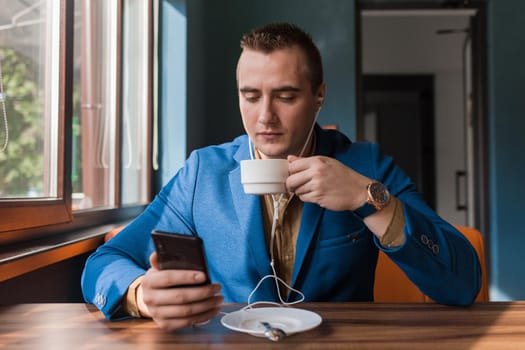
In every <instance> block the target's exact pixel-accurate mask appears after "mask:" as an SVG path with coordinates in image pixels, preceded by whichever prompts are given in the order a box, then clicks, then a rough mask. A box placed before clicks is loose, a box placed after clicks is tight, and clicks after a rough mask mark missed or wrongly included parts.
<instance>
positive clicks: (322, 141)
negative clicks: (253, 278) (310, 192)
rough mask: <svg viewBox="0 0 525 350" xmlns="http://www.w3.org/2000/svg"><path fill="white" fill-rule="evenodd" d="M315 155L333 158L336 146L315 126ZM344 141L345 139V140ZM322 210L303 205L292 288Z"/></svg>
mask: <svg viewBox="0 0 525 350" xmlns="http://www.w3.org/2000/svg"><path fill="white" fill-rule="evenodd" d="M315 133H316V135H315V136H316V140H317V141H316V150H315V154H316V155H322V156H333V154H334V153H335V149H336V147H337V146H336V144H335V142H334V141H333V138H332V137H330V136H328V135H327V133H326V132H323V130H322V129H321V128H320V127H319V125H316V127H315ZM345 140H346V139H345ZM324 210H325V209H324V208H321V207H320V206H319V205H317V204H313V203H304V206H303V214H302V218H301V226H300V228H299V234H298V236H297V244H296V248H295V249H296V250H295V263H294V269H293V275H292V286H295V283H296V281H297V278H298V276H299V275H300V273H301V269H302V267H303V265H304V263H305V259H307V257H308V251H309V250H310V246H311V245H312V244H313V243H312V241H313V240H314V235H315V233H316V231H317V227H318V226H319V223H320V221H321V217H322V214H323V213H324Z"/></svg>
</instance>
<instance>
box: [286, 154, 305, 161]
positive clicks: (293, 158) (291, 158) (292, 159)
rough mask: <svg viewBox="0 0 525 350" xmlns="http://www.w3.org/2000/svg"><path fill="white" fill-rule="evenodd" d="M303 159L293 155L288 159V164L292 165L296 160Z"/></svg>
mask: <svg viewBox="0 0 525 350" xmlns="http://www.w3.org/2000/svg"><path fill="white" fill-rule="evenodd" d="M301 158H302V157H297V156H294V155H293V154H290V155H289V156H288V157H287V159H288V163H292V162H295V161H296V160H298V159H301Z"/></svg>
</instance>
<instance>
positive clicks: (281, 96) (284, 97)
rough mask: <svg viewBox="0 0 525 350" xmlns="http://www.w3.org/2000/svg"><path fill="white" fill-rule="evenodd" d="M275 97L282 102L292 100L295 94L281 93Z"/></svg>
mask: <svg viewBox="0 0 525 350" xmlns="http://www.w3.org/2000/svg"><path fill="white" fill-rule="evenodd" d="M277 98H278V99H279V100H281V101H283V102H293V101H294V100H295V98H296V96H295V94H291V93H288V92H287V93H281V94H279V95H277Z"/></svg>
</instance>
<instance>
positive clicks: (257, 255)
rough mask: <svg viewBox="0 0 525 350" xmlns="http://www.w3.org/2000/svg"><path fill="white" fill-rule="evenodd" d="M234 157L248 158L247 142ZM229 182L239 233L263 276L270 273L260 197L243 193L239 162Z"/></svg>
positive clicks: (231, 173)
mask: <svg viewBox="0 0 525 350" xmlns="http://www.w3.org/2000/svg"><path fill="white" fill-rule="evenodd" d="M246 140H247V138H246ZM234 159H235V160H237V162H240V161H241V160H242V159H250V156H249V152H248V145H247V143H243V144H241V146H240V147H239V150H238V151H237V153H236V154H235V155H234ZM229 182H230V189H231V192H232V199H233V204H234V207H235V213H236V214H237V219H238V221H239V226H240V228H241V234H243V235H245V236H246V242H247V244H248V247H249V251H250V254H251V255H252V258H253V263H254V266H255V268H256V269H257V271H258V272H259V274H260V275H261V277H262V276H265V275H267V274H269V273H271V269H270V258H269V256H268V251H267V249H266V240H265V236H264V224H263V221H262V215H261V213H262V208H261V201H260V198H259V196H257V195H252V194H246V193H244V189H243V187H242V184H241V168H240V164H239V166H237V167H236V168H235V169H233V170H232V171H231V172H230V174H229Z"/></svg>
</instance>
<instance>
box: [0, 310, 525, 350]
mask: <svg viewBox="0 0 525 350" xmlns="http://www.w3.org/2000/svg"><path fill="white" fill-rule="evenodd" d="M240 306H241V305H233V304H230V305H225V306H224V310H225V311H226V312H228V311H233V310H236V309H237V308H239V307H240ZM298 307H300V308H303V309H307V310H311V311H315V312H317V313H318V314H320V315H321V316H322V318H323V322H322V324H321V325H320V326H319V327H317V328H315V329H313V330H310V331H307V332H303V333H298V334H294V335H292V336H290V337H288V338H286V339H285V340H284V341H282V342H280V343H272V342H270V341H269V340H266V339H265V338H258V337H254V336H251V335H247V334H244V333H237V332H234V331H231V330H229V329H226V328H224V327H223V326H222V325H221V324H220V317H216V318H215V319H213V320H212V321H211V322H210V323H208V324H207V325H205V326H201V327H196V328H192V329H185V330H182V331H178V332H173V333H167V332H164V331H162V330H160V329H158V328H157V326H156V325H155V323H154V322H153V321H151V320H138V319H132V320H124V321H117V322H110V321H106V320H105V319H104V318H103V316H102V315H101V313H100V312H99V311H97V310H96V309H95V308H94V307H93V306H91V305H85V304H22V305H13V306H1V307H0V349H4V348H5V349H31V350H34V349H54V350H56V349H97V350H104V349H111V350H114V349H173V350H174V349H229V350H230V349H233V350H235V349H248V350H256V349H323V350H329V349H381V350H385V349H423V350H425V349H440V350H450V349H491V350H492V349H497V350H503V349H525V302H508V303H507V302H505V303H503V302H499V303H481V304H476V305H474V306H472V307H470V308H459V307H449V306H441V305H436V304H380V303H376V304H374V303H303V304H300V305H299V306H298Z"/></svg>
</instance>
